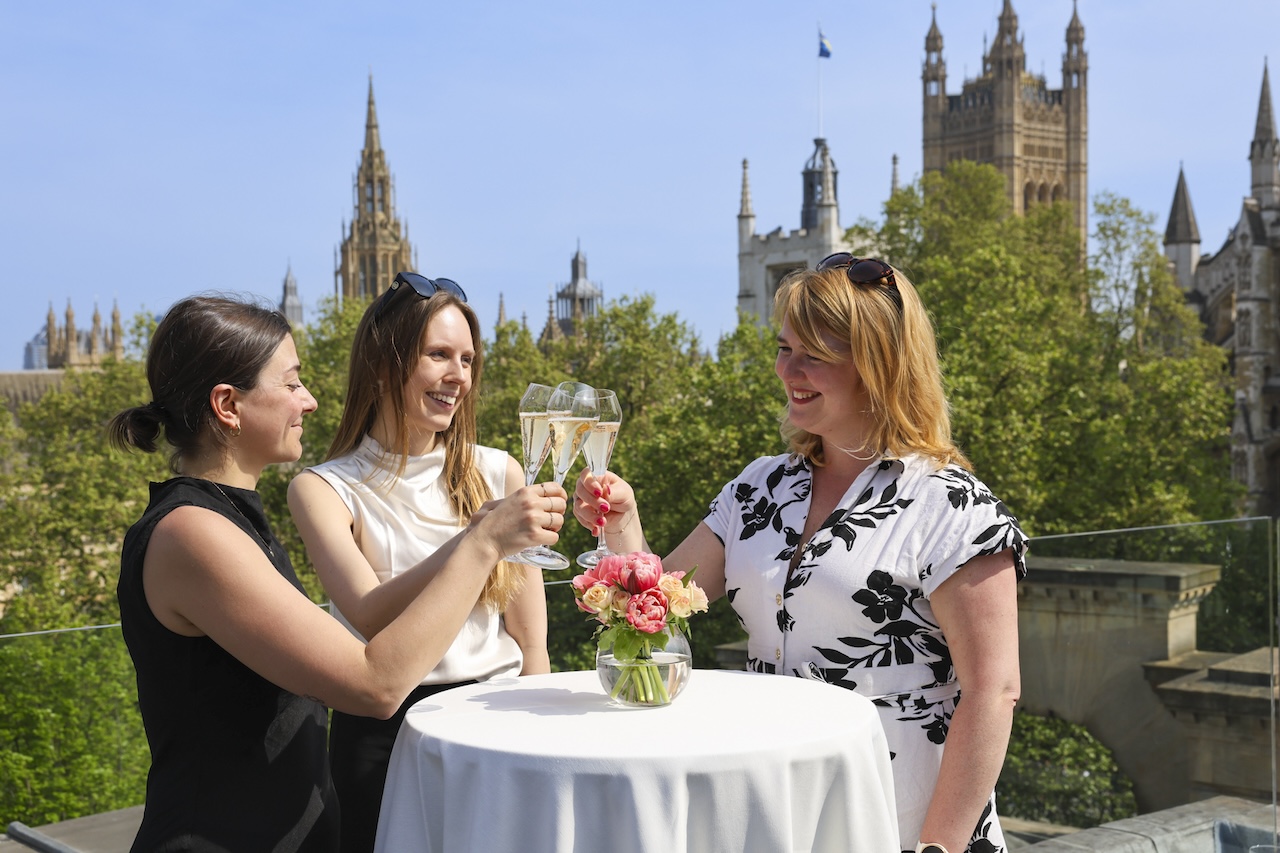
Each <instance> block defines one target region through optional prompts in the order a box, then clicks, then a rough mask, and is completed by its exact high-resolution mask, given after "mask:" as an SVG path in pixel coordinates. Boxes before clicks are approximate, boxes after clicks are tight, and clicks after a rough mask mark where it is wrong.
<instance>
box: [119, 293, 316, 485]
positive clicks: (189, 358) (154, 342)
mask: <svg viewBox="0 0 1280 853" xmlns="http://www.w3.org/2000/svg"><path fill="white" fill-rule="evenodd" d="M291 332H292V329H291V328H290V326H289V321H288V320H286V319H285V317H284V315H283V314H281V313H280V312H279V311H274V310H272V309H270V308H266V307H264V306H262V305H258V304H256V303H253V302H250V301H247V300H241V299H233V298H229V297H225V296H189V297H187V298H186V299H183V300H181V301H179V302H177V303H176V304H175V305H174V306H173V307H172V308H170V309H169V311H168V313H166V314H165V315H164V318H163V319H162V320H161V321H160V324H159V325H158V326H156V330H155V332H154V334H152V336H151V345H150V346H149V347H148V350H147V384H148V385H150V386H151V402H150V403H147V404H146V405H145V406H134V407H132V408H129V409H125V410H124V411H122V412H120V413H119V414H117V415H116V416H115V417H114V418H112V419H111V421H110V423H108V424H107V439H108V440H109V441H110V442H111V444H112V445H113V446H115V447H117V448H121V449H130V448H137V449H138V450H142V451H144V452H146V453H152V452H154V451H155V450H156V448H157V443H158V439H159V438H160V432H161V429H162V428H163V430H164V437H165V440H166V441H167V442H168V443H169V444H170V445H171V446H172V447H173V453H172V454H171V455H170V457H169V467H170V468H171V469H172V470H174V471H175V472H176V471H178V470H179V463H180V462H181V460H182V459H183V457H188V456H193V455H195V454H196V453H197V452H198V451H199V450H200V449H201V444H202V443H203V442H205V441H206V440H212V441H215V442H218V443H221V442H225V441H226V438H225V436H223V434H222V432H221V431H220V430H218V429H215V428H214V426H215V419H214V415H213V409H212V408H211V407H210V405H209V394H210V392H211V391H212V390H213V388H214V386H215V385H221V384H223V383H226V384H228V385H232V386H234V387H235V388H238V389H240V390H241V391H249V390H252V389H253V388H254V386H256V385H257V384H258V375H259V374H260V373H262V369H263V368H264V367H265V366H266V365H267V362H269V361H270V360H271V357H272V356H273V355H275V352H276V350H277V349H279V347H280V342H281V341H282V340H284V339H285V337H286V336H288V335H289V334H291Z"/></svg>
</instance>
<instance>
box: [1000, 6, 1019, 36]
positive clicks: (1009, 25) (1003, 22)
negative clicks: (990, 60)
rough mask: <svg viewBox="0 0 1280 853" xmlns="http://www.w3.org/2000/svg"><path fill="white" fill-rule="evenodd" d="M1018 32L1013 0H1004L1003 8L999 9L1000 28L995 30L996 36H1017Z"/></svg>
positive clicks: (1016, 14)
mask: <svg viewBox="0 0 1280 853" xmlns="http://www.w3.org/2000/svg"><path fill="white" fill-rule="evenodd" d="M1017 34H1018V13H1017V12H1015V11H1013V0H1004V8H1003V9H1001V10H1000V28H999V29H998V30H997V31H996V38H997V40H999V37H1000V36H1002V35H1008V36H1017Z"/></svg>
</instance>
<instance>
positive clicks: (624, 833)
mask: <svg viewBox="0 0 1280 853" xmlns="http://www.w3.org/2000/svg"><path fill="white" fill-rule="evenodd" d="M900 849H901V848H900V847H899V846H898V837H897V819H896V817H895V811H894V795H893V778H892V771H891V770H890V766H889V753H888V748H887V747H886V745H885V738H884V732H883V730H882V729H881V727H880V721H879V717H878V715H877V714H876V711H875V708H874V707H873V706H872V704H871V702H870V701H869V700H867V699H865V698H864V697H862V696H859V695H857V694H856V693H853V692H851V691H848V690H843V689H841V688H839V687H834V686H831V685H827V684H823V683H820V682H816V681H806V680H803V679H798V678H788V677H783V676H769V675H755V674H749V673H744V672H728V671H722V670H694V672H693V674H692V676H691V678H690V681H689V685H688V687H686V688H685V691H684V693H682V694H681V695H680V696H679V697H678V698H677V699H676V701H675V702H674V704H672V705H669V706H666V707H662V708H643V709H628V708H622V707H619V706H615V705H614V704H612V703H611V702H610V701H609V699H608V697H607V696H606V695H605V694H604V691H603V690H602V688H601V687H600V683H599V680H598V678H597V676H596V674H595V672H561V673H552V674H550V675H537V676H526V677H523V678H507V679H499V680H494V681H489V682H485V683H481V684H474V685H468V686H465V687H458V688H454V689H452V690H448V691H445V692H443V693H438V694H436V695H434V696H431V697H429V698H427V699H425V700H423V701H422V702H420V703H418V704H417V705H415V706H414V707H413V708H412V709H411V710H410V711H409V713H408V715H407V717H406V718H405V722H404V725H403V726H402V727H401V729H400V734H399V737H398V739H397V740H396V745H395V749H394V751H393V753H392V756H391V765H390V768H389V770H388V773H387V782H386V788H385V792H384V794H383V799H382V814H381V817H380V820H379V823H378V840H377V846H376V850H377V851H379V853H401V851H411V850H421V851H431V853H460V851H477V853H479V851H507V850H512V851H520V853H569V851H593V852H594V851H611V853H631V852H632V851H637V853H638V851H664V853H681V851H690V853H720V851H724V853H730V851H732V853H743V851H760V853H778V851H832V853H836V851H838V853H849V851H869V853H870V851H874V852H875V853H897V851H899V850H900Z"/></svg>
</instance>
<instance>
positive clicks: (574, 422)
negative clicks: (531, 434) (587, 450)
mask: <svg viewBox="0 0 1280 853" xmlns="http://www.w3.org/2000/svg"><path fill="white" fill-rule="evenodd" d="M547 416H548V420H549V421H550V424H551V467H552V469H553V473H554V477H553V479H554V480H555V482H556V483H557V484H558V485H559V484H563V483H564V475H565V474H566V473H568V471H569V467H570V466H571V465H573V460H574V459H575V458H577V456H578V451H579V450H580V449H581V448H582V445H583V443H584V442H585V441H586V440H587V436H588V435H590V433H591V428H592V427H593V426H595V424H596V421H597V419H598V418H599V409H598V407H597V406H596V393H595V389H594V388H592V387H591V386H590V385H583V384H582V383H581V382H561V383H560V385H559V386H557V388H556V392H555V393H554V394H552V395H551V399H550V401H548V403H547ZM548 550H549V549H548ZM551 553H553V554H555V555H556V556H557V557H559V558H560V559H562V560H564V565H562V566H558V567H557V568H567V567H568V566H569V558H568V557H565V556H563V555H562V554H559V553H557V552H555V551H552V552H551Z"/></svg>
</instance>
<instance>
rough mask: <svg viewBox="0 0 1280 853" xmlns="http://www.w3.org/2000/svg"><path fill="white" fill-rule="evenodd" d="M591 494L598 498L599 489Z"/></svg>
mask: <svg viewBox="0 0 1280 853" xmlns="http://www.w3.org/2000/svg"><path fill="white" fill-rule="evenodd" d="M593 494H594V495H595V496H596V497H600V490H599V489H596V490H595V492H593Z"/></svg>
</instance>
